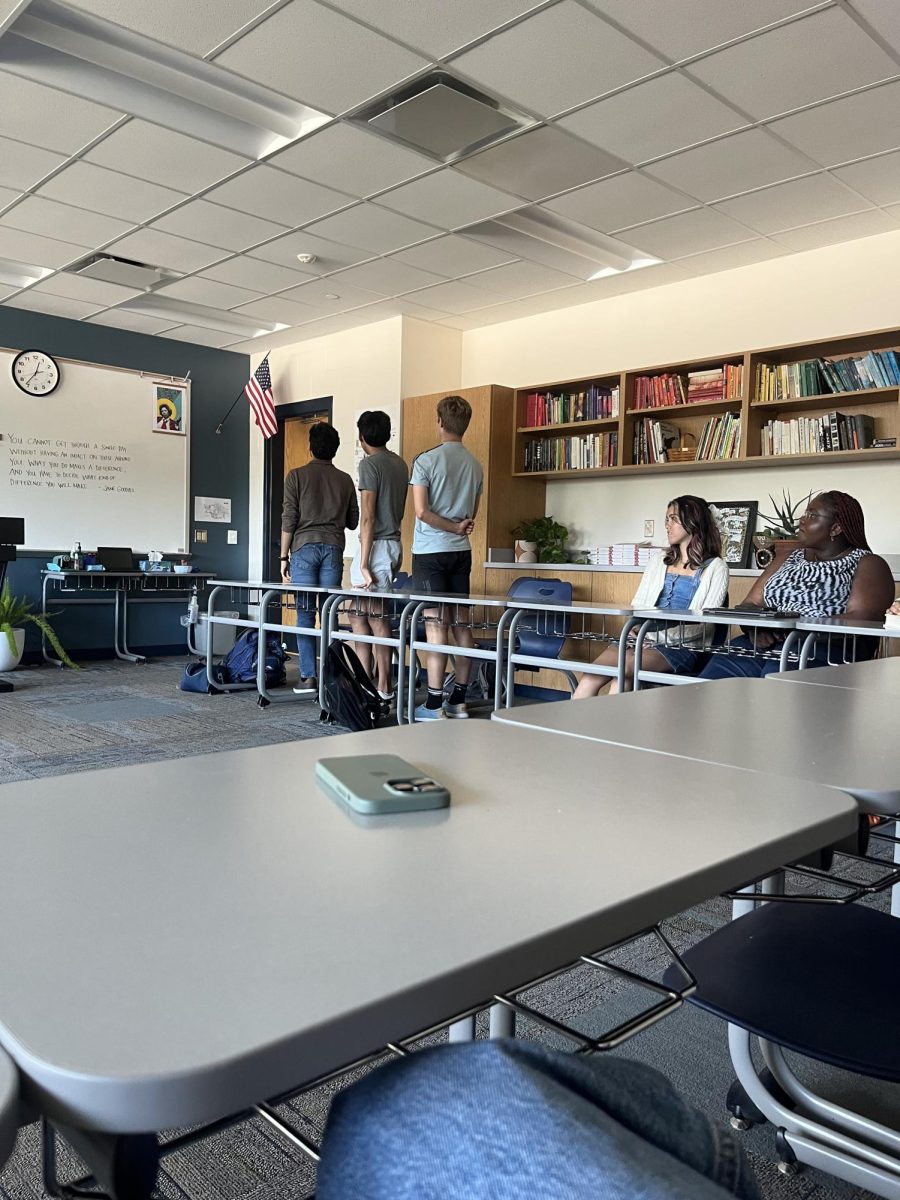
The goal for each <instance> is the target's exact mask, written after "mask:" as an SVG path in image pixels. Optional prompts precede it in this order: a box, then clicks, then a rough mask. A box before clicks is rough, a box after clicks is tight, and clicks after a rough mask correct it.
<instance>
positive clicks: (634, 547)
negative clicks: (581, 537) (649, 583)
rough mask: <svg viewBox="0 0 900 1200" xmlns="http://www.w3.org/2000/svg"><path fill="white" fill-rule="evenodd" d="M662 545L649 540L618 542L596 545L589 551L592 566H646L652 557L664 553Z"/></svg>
mask: <svg viewBox="0 0 900 1200" xmlns="http://www.w3.org/2000/svg"><path fill="white" fill-rule="evenodd" d="M663 553H664V550H663V547H662V546H651V545H650V543H649V542H617V543H616V544H615V545H614V546H595V547H594V549H593V550H590V551H589V552H588V559H589V560H590V564H591V566H592V567H645V566H646V565H647V563H648V562H649V561H650V559H651V558H654V557H656V555H658V554H663Z"/></svg>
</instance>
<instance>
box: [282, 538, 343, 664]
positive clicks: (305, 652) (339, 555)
mask: <svg viewBox="0 0 900 1200" xmlns="http://www.w3.org/2000/svg"><path fill="white" fill-rule="evenodd" d="M343 570H344V555H343V551H342V550H341V548H340V547H339V546H328V545H326V544H325V543H324V542H307V544H306V545H305V546H301V547H300V549H299V550H295V551H294V552H293V554H292V555H291V583H299V584H302V585H303V586H304V587H337V586H338V585H339V584H340V582H341V576H342V574H343ZM321 607H322V597H321V596H320V597H319V602H318V604H317V603H316V599H315V597H314V596H310V595H308V594H307V593H305V592H298V593H297V626H298V628H300V629H313V628H315V624H316V610H317V608H318V609H321ZM297 650H298V652H299V654H300V675H301V676H302V677H303V678H304V679H309V678H310V676H313V675H315V673H316V639H315V638H312V637H306V636H304V635H302V634H301V635H300V636H299V637H298V638H297Z"/></svg>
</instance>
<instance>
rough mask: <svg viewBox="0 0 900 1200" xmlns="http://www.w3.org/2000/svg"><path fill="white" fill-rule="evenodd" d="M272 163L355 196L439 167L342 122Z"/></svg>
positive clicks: (411, 152)
mask: <svg viewBox="0 0 900 1200" xmlns="http://www.w3.org/2000/svg"><path fill="white" fill-rule="evenodd" d="M269 162H270V163H271V164H272V165H273V166H276V167H280V168H281V170H282V171H291V172H292V173H293V174H295V175H302V176H304V177H305V178H306V179H314V180H315V181H316V182H317V183H323V184H325V186H326V187H333V188H338V189H339V190H340V191H342V192H349V193H350V194H351V195H354V196H370V195H372V193H373V192H381V191H384V189H385V188H389V187H393V186H394V185H395V184H397V183H403V182H404V181H405V180H407V179H411V178H412V177H413V176H414V175H421V174H422V172H423V171H430V170H433V168H434V165H435V164H434V162H433V161H432V160H431V159H430V158H425V156H424V155H422V154H414V153H413V151H412V150H406V149H404V148H403V147H402V146H396V145H394V143H393V142H389V141H388V140H387V139H386V138H382V137H378V136H377V135H376V134H373V133H366V131H365V130H363V129H356V128H354V127H353V126H352V125H345V124H343V123H342V122H339V123H338V124H336V125H329V126H328V128H327V129H323V130H321V131H320V132H317V133H313V134H311V135H310V136H309V137H305V138H303V140H302V141H300V142H297V143H296V144H295V145H293V146H289V147H288V149H287V150H284V151H282V152H281V153H280V154H277V155H275V157H274V158H270V159H269Z"/></svg>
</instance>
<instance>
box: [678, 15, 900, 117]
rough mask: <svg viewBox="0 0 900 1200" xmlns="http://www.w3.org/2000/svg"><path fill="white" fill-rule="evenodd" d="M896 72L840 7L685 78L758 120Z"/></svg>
mask: <svg viewBox="0 0 900 1200" xmlns="http://www.w3.org/2000/svg"><path fill="white" fill-rule="evenodd" d="M812 47H814V48H815V52H814V53H811V48H812ZM897 71H898V67H897V63H895V62H894V60H893V59H892V58H890V57H889V56H888V55H887V54H886V53H885V51H884V50H882V49H881V47H880V46H878V45H877V44H876V43H875V42H874V41H873V40H872V39H871V38H870V37H868V36H867V35H866V34H865V33H864V32H863V31H862V29H860V27H859V26H858V25H857V24H856V22H855V21H853V20H851V18H850V17H848V16H847V15H846V13H844V12H842V11H841V10H840V9H839V8H828V9H825V10H823V11H821V12H817V13H813V14H812V15H811V16H807V17H803V18H802V19H801V20H799V21H795V22H793V24H791V25H786V26H784V27H783V28H781V29H776V30H773V31H772V32H771V33H763V34H760V35H759V37H754V38H751V39H750V40H749V41H746V42H741V43H739V44H738V45H737V46H732V47H731V48H730V49H728V50H720V51H719V52H718V53H716V54H711V55H710V56H709V58H704V59H701V60H700V61H699V62H696V63H692V64H691V66H690V68H689V74H691V75H693V76H695V77H696V78H697V79H700V80H702V81H703V82H704V83H707V84H709V86H710V87H712V88H714V89H715V91H717V92H718V93H719V95H720V96H724V97H725V99H726V100H731V101H733V102H734V103H735V104H738V105H739V106H740V107H741V108H743V109H745V110H746V111H747V112H749V113H751V114H752V115H753V116H754V117H757V118H764V117H774V116H776V115H778V114H780V113H786V112H789V111H790V110H791V109H792V108H799V107H801V105H804V104H814V103H815V102H816V101H817V100H825V99H827V98H829V97H831V96H836V95H839V94H840V93H841V92H849V91H851V90H852V89H853V88H857V87H862V86H863V85H864V84H866V83H875V82H876V81H877V80H879V79H887V78H889V77H891V76H893V75H896V74H897Z"/></svg>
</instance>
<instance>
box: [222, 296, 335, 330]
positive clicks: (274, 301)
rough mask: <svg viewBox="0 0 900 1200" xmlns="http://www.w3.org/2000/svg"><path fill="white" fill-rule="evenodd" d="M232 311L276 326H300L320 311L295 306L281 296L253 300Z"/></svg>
mask: <svg viewBox="0 0 900 1200" xmlns="http://www.w3.org/2000/svg"><path fill="white" fill-rule="evenodd" d="M234 311H235V312H236V313H241V314H242V315H243V316H247V317H259V319H260V320H261V321H274V322H275V324H276V325H302V324H303V323H304V322H305V321H313V320H315V318H316V317H318V316H321V309H318V308H310V306H309V305H308V304H297V303H296V302H295V301H293V300H284V299H282V297H281V296H267V297H266V298H265V299H264V300H254V301H253V302H252V304H244V305H242V306H241V307H240V308H236V309H235V310H234Z"/></svg>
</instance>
